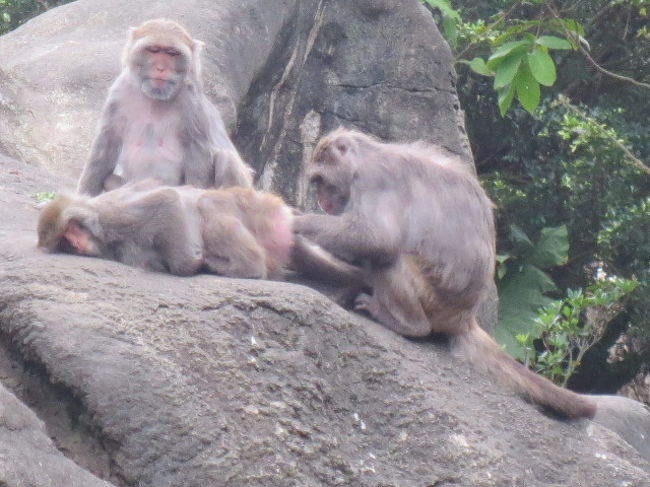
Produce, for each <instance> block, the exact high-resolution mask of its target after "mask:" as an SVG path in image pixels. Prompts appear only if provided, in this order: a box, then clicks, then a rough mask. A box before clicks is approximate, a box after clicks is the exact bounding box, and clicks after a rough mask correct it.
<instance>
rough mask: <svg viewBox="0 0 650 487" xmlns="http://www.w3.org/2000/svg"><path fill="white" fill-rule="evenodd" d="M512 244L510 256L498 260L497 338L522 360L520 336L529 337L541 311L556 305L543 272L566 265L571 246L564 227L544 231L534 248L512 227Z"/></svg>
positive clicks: (522, 234)
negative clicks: (518, 338) (553, 302)
mask: <svg viewBox="0 0 650 487" xmlns="http://www.w3.org/2000/svg"><path fill="white" fill-rule="evenodd" d="M511 242H512V243H513V247H512V249H511V250H510V252H509V253H507V254H504V255H501V256H500V258H499V269H498V272H497V274H498V276H499V280H498V288H499V326H498V327H497V329H496V330H495V338H496V339H497V341H498V342H499V343H501V344H502V345H503V346H504V347H505V348H506V350H507V351H508V353H510V354H511V355H513V356H514V357H516V358H519V359H523V358H524V357H525V355H524V350H522V348H521V346H520V343H519V341H518V340H517V336H519V335H526V334H528V332H529V330H530V324H531V323H533V322H534V321H535V319H536V318H537V312H538V310H539V309H540V308H542V307H544V306H549V305H550V304H551V303H552V301H553V300H552V299H551V298H549V297H547V296H546V293H548V292H550V291H556V290H557V287H556V285H555V283H554V282H553V279H551V277H550V276H549V275H548V274H547V273H545V272H544V271H543V269H546V268H549V267H552V266H558V265H562V264H564V263H566V261H567V258H568V250H569V243H568V237H567V229H566V227H565V226H564V225H562V226H559V227H556V228H544V229H542V232H541V236H540V238H539V240H538V241H537V243H535V244H533V242H531V240H530V239H529V238H528V236H527V235H526V233H525V232H524V231H523V230H522V229H521V228H519V227H518V226H516V225H512V226H511Z"/></svg>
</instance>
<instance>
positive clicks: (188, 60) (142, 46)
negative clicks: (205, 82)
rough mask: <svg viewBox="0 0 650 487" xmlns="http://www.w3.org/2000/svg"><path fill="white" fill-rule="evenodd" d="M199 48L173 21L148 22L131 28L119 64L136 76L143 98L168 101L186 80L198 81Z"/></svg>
mask: <svg viewBox="0 0 650 487" xmlns="http://www.w3.org/2000/svg"><path fill="white" fill-rule="evenodd" d="M201 45H202V43H201V42H199V41H196V40H194V39H192V38H191V37H190V35H189V34H188V33H187V31H186V30H185V29H184V28H183V27H181V26H180V25H179V24H177V23H176V22H173V21H171V20H165V19H157V20H148V21H147V22H145V23H143V24H142V25H140V26H139V27H136V28H133V29H131V31H130V34H129V41H128V42H127V45H126V48H125V50H124V57H123V63H124V64H125V65H126V66H128V67H129V68H130V69H131V72H132V73H133V74H134V75H135V76H137V77H138V79H139V81H140V89H141V90H142V93H143V94H144V95H145V96H147V97H149V98H151V99H154V100H160V101H169V100H171V99H173V98H174V97H175V96H176V95H177V94H178V92H179V91H180V90H181V88H182V87H183V85H184V83H185V80H186V79H188V78H189V79H190V80H191V81H193V82H194V83H199V82H200V81H199V72H198V71H199V65H200V64H199V60H198V57H199V51H200V47H201Z"/></svg>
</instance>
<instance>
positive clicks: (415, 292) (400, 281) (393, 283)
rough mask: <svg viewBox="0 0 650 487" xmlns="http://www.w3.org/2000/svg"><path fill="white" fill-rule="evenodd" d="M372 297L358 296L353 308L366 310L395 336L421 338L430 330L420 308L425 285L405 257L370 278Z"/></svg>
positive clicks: (424, 314)
mask: <svg viewBox="0 0 650 487" xmlns="http://www.w3.org/2000/svg"><path fill="white" fill-rule="evenodd" d="M373 281H374V284H373V289H374V291H373V294H372V296H371V295H369V294H365V293H362V294H359V296H357V299H356V300H355V306H354V308H355V309H356V310H360V311H367V312H368V313H369V314H370V316H372V317H373V318H374V319H375V320H377V321H378V322H379V323H381V324H382V325H384V326H385V327H387V328H389V329H391V330H393V331H394V332H395V333H399V334H400V335H404V336H409V337H422V336H426V335H429V334H430V333H431V331H432V327H431V323H430V321H429V319H428V318H427V315H426V313H425V311H424V308H423V307H422V303H421V300H420V297H421V291H422V289H423V286H425V285H426V283H425V282H424V281H423V278H422V275H421V274H420V273H419V272H417V271H416V270H415V269H413V268H412V266H411V265H410V262H408V260H407V259H406V258H404V257H400V258H399V259H398V261H397V262H396V263H395V264H394V265H393V266H391V267H389V268H387V269H385V270H378V271H376V274H375V275H374V276H373Z"/></svg>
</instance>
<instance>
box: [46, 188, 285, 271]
mask: <svg viewBox="0 0 650 487" xmlns="http://www.w3.org/2000/svg"><path fill="white" fill-rule="evenodd" d="M293 240H294V236H293V214H292V212H291V209H290V208H289V207H288V206H287V205H286V204H285V203H284V201H282V199H281V198H279V197H278V196H275V195H272V194H270V193H265V192H260V191H255V190H253V189H250V188H243V187H230V188H223V189H209V190H205V189H198V188H193V187H190V186H177V187H171V186H158V182H157V181H155V180H145V181H141V182H138V183H133V184H129V185H126V186H122V187H120V188H118V189H116V190H113V191H109V192H107V193H103V194H101V195H99V196H96V197H93V198H90V197H85V196H78V195H74V196H70V195H60V196H58V197H57V198H56V199H54V200H53V201H51V202H50V203H48V204H47V205H46V206H45V207H44V208H43V210H42V211H41V214H40V217H39V221H38V246H39V247H40V248H42V249H44V250H46V251H49V252H57V251H59V252H67V253H71V254H78V255H87V256H92V257H102V258H106V259H111V260H115V261H118V262H122V263H124V264H128V265H132V266H137V267H141V268H144V269H148V270H153V271H160V272H169V273H171V274H176V275H179V276H188V275H192V274H196V273H198V272H202V271H206V272H212V273H215V274H218V275H222V276H228V277H242V278H261V279H264V278H267V277H276V276H278V275H279V274H280V273H281V271H282V269H283V267H284V266H285V265H286V264H287V263H288V261H289V259H290V256H291V249H292V247H293Z"/></svg>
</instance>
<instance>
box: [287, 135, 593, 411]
mask: <svg viewBox="0 0 650 487" xmlns="http://www.w3.org/2000/svg"><path fill="white" fill-rule="evenodd" d="M308 176H309V179H310V181H311V183H313V184H314V185H315V186H316V193H317V197H318V201H319V204H320V207H321V208H322V209H323V210H324V211H325V213H326V214H324V215H323V214H309V215H301V216H296V217H295V221H294V228H295V230H296V232H297V236H298V237H300V238H302V239H305V240H306V241H310V242H312V244H310V247H306V248H308V249H311V248H316V247H314V245H313V244H316V245H317V246H319V247H318V249H319V250H318V252H316V250H310V251H309V252H308V253H304V255H303V253H302V252H301V260H300V262H299V263H300V264H302V263H303V262H304V265H299V269H302V270H305V269H307V271H312V270H313V269H315V270H316V272H315V273H314V277H318V276H319V275H322V274H323V273H322V268H327V267H328V266H329V262H330V261H333V260H336V259H340V260H342V262H343V264H345V265H350V264H353V265H356V266H357V273H356V276H355V275H353V273H348V276H349V277H351V279H348V282H350V283H351V284H352V285H353V287H354V288H355V289H356V290H357V291H358V292H357V293H356V299H355V300H354V308H355V309H356V310H360V311H364V312H367V313H368V314H369V315H370V316H371V317H372V318H374V319H375V320H377V321H378V322H379V323H381V324H382V325H384V326H386V327H388V328H390V329H391V330H393V331H395V332H397V333H399V334H401V335H405V336H409V337H422V336H426V335H429V334H431V333H434V332H435V333H444V334H446V335H448V336H449V337H450V338H451V342H452V345H453V348H454V350H456V351H457V353H459V354H460V355H461V356H462V357H464V358H465V359H467V360H469V361H471V362H472V363H473V364H475V365H476V366H478V367H481V368H484V369H486V370H488V371H490V372H492V373H493V374H495V375H496V376H497V377H498V378H499V379H501V380H502V381H504V382H506V383H508V384H510V385H513V386H514V387H515V388H517V389H518V390H519V391H520V392H522V393H523V394H525V395H526V396H527V397H528V398H530V399H531V400H532V401H533V402H536V403H538V404H541V405H544V406H547V407H549V408H551V409H552V410H554V411H555V412H556V413H558V414H560V415H563V416H566V417H569V418H579V417H593V416H594V414H595V413H596V409H597V406H596V402H595V401H594V400H592V399H591V398H590V397H587V396H583V395H580V394H576V393H574V392H572V391H569V390H567V389H563V388H560V387H557V386H556V385H554V384H553V383H552V382H550V381H549V380H547V379H545V378H543V377H541V376H539V375H537V374H535V373H533V372H531V371H530V370H529V369H528V368H526V367H525V366H523V365H522V364H520V363H519V362H517V361H515V360H514V359H512V358H511V357H510V356H509V355H507V354H506V353H505V352H504V351H503V350H501V348H500V347H499V346H498V345H497V344H496V343H495V342H494V341H493V340H492V338H491V337H490V336H489V335H488V334H487V333H485V332H484V331H483V330H482V329H481V328H480V327H479V326H478V324H477V321H476V312H477V308H478V306H479V303H480V302H481V299H482V297H483V295H484V293H485V292H486V290H487V288H488V284H489V282H490V281H491V280H492V279H493V272H494V262H495V229H494V217H493V214H492V211H493V210H492V209H493V205H492V202H491V201H490V199H489V198H488V196H487V195H486V194H485V191H484V190H483V188H482V187H481V185H480V184H479V182H478V179H477V178H476V176H475V175H474V173H473V172H472V171H471V169H470V168H469V167H467V166H466V165H464V164H463V163H462V161H460V159H459V158H458V157H457V156H454V155H453V154H451V153H450V152H448V151H446V150H445V149H443V148H441V147H438V146H434V145H430V144H425V143H421V142H420V143H413V144H391V143H382V142H379V141H378V140H376V139H374V138H373V137H370V136H368V135H365V134H363V133H360V132H357V131H351V130H345V129H338V130H335V131H334V132H332V133H330V134H329V135H327V136H325V137H324V138H322V139H321V140H320V142H319V143H318V145H317V146H316V148H315V149H314V153H313V158H312V163H311V167H310V169H309V170H308ZM328 252H329V253H330V254H331V255H330V254H328ZM320 255H322V256H324V257H323V258H318V257H319V256H320ZM334 273H335V272H334V271H333V272H332V274H334ZM327 278H329V277H327ZM364 288H365V290H364ZM366 291H368V292H366Z"/></svg>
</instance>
